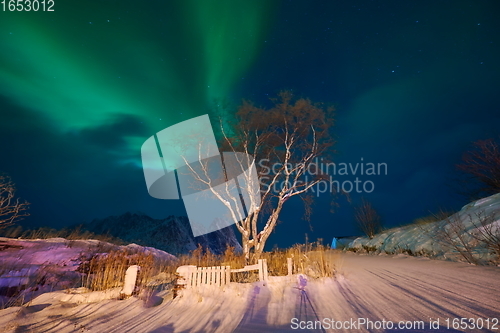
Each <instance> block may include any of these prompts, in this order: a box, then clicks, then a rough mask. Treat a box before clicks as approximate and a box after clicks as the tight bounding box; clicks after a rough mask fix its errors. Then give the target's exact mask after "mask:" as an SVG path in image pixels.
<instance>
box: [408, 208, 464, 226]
mask: <svg viewBox="0 0 500 333" xmlns="http://www.w3.org/2000/svg"><path fill="white" fill-rule="evenodd" d="M453 214H455V212H453V211H451V210H446V209H443V208H441V209H439V210H438V211H437V212H435V213H431V214H429V215H427V216H424V217H419V218H417V219H415V220H413V223H415V224H419V225H424V224H429V223H433V222H439V221H443V220H446V219H447V218H448V217H450V216H451V215H453Z"/></svg>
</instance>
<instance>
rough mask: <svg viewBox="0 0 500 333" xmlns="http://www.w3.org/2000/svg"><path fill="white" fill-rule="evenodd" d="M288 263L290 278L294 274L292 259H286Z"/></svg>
mask: <svg viewBox="0 0 500 333" xmlns="http://www.w3.org/2000/svg"><path fill="white" fill-rule="evenodd" d="M286 263H287V265H288V276H291V275H292V274H293V263H292V258H286Z"/></svg>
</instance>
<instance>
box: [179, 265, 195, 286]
mask: <svg viewBox="0 0 500 333" xmlns="http://www.w3.org/2000/svg"><path fill="white" fill-rule="evenodd" d="M176 272H177V274H179V276H180V278H179V279H178V280H177V284H179V285H184V286H185V287H186V288H189V287H191V284H194V283H193V282H194V281H193V275H194V273H195V272H196V266H193V265H186V266H179V267H177V270H176Z"/></svg>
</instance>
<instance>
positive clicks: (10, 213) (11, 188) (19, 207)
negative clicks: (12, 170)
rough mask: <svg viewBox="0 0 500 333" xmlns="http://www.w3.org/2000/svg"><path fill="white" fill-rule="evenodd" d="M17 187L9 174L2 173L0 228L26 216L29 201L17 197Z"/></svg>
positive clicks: (0, 184)
mask: <svg viewBox="0 0 500 333" xmlns="http://www.w3.org/2000/svg"><path fill="white" fill-rule="evenodd" d="M15 192H16V188H15V185H14V183H13V182H12V180H11V179H10V178H9V177H8V176H2V175H0V229H2V228H5V227H7V226H9V225H11V224H13V223H14V222H16V221H19V220H20V219H22V217H24V216H28V215H29V214H28V213H27V212H26V210H27V208H28V205H29V203H28V202H26V201H24V202H21V201H20V200H19V198H15Z"/></svg>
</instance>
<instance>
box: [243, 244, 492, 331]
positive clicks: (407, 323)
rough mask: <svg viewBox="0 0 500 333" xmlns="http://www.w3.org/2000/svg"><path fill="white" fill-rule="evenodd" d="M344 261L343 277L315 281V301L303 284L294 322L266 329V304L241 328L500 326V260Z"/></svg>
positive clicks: (451, 328) (312, 288)
mask: <svg viewBox="0 0 500 333" xmlns="http://www.w3.org/2000/svg"><path fill="white" fill-rule="evenodd" d="M340 261H341V262H343V264H342V265H341V269H340V271H341V274H340V275H339V277H338V278H337V280H336V281H327V282H326V283H318V282H316V281H311V282H310V283H309V284H308V285H307V286H306V287H305V290H306V293H307V295H308V296H309V299H310V301H311V303H309V302H308V301H309V300H308V299H304V298H303V297H300V293H299V292H298V291H297V290H295V292H293V293H292V294H293V295H294V296H292V297H289V302H292V303H293V304H294V308H295V311H294V318H297V320H295V321H294V322H291V321H290V323H289V325H288V329H286V327H285V326H284V325H281V326H279V327H276V329H275V330H271V329H270V328H269V327H268V328H267V330H266V329H265V320H266V316H265V315H264V314H263V313H265V312H266V311H265V310H261V313H260V315H259V314H257V315H256V316H255V317H254V318H253V319H254V320H253V321H251V320H248V322H249V323H248V324H243V325H241V324H240V327H239V328H238V331H240V332H252V331H253V332H255V331H261V332H262V331H265V332H267V331H269V332H274V331H276V332H285V331H297V330H293V329H292V328H294V327H295V328H301V327H303V328H306V329H307V327H308V325H313V323H312V321H315V320H319V321H322V322H323V325H322V326H319V325H316V326H315V328H316V329H313V330H311V331H315V332H321V331H334V330H332V328H334V327H335V326H336V327H337V328H341V329H340V331H346V332H347V331H373V332H375V331H379V332H395V331H409V332H463V331H466V332H473V331H474V332H475V331H480V330H478V329H477V327H478V326H483V331H488V330H487V329H484V328H487V327H489V328H490V330H489V331H492V332H500V323H498V321H497V319H500V268H499V267H481V266H479V267H478V266H472V265H468V264H463V263H454V262H446V261H438V260H429V259H426V258H414V257H405V256H396V257H388V256H366V255H355V254H349V253H347V254H343V255H341V259H340ZM283 306H284V307H287V304H283ZM462 318H466V319H467V320H466V321H464V320H462ZM493 318H497V319H493ZM438 320H439V322H438ZM431 323H432V324H431ZM496 323H498V324H496ZM474 324H475V325H476V328H475V329H473V327H474V326H473V325H474ZM431 325H432V326H431ZM309 327H310V326H309ZM329 328H330V329H329ZM337 331H338V330H337Z"/></svg>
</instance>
